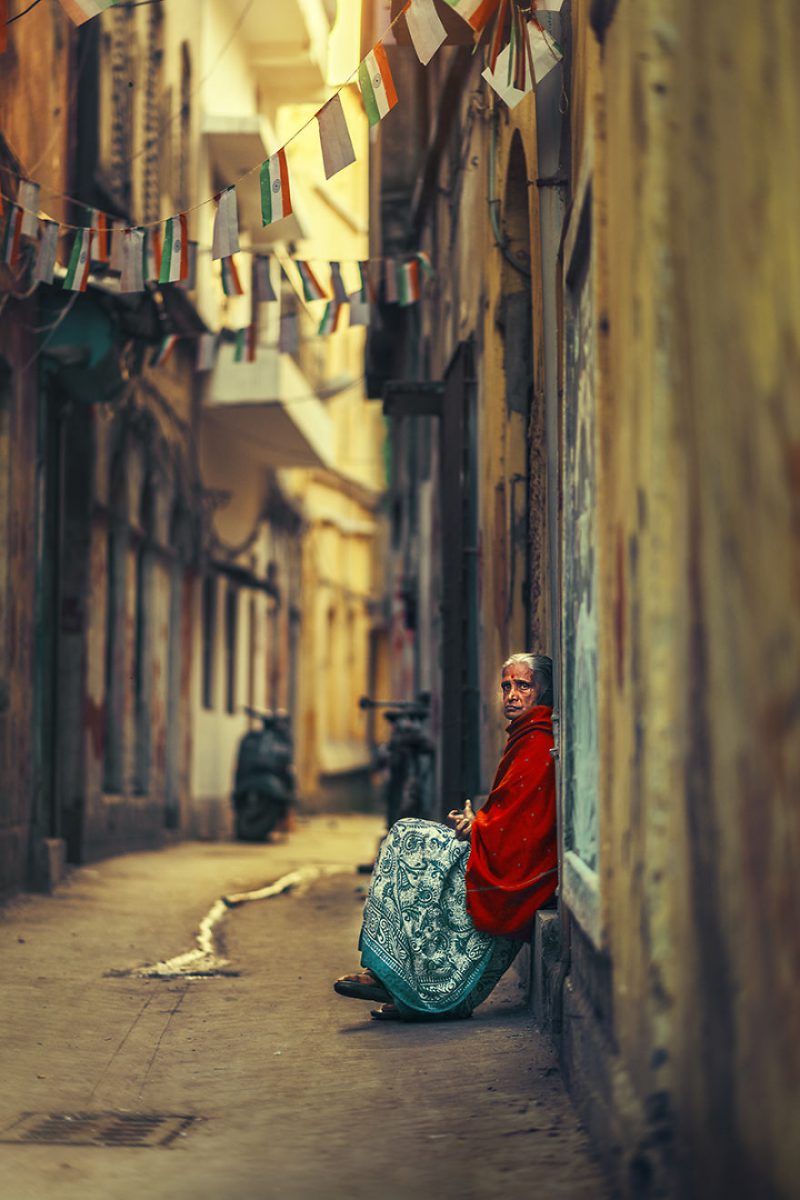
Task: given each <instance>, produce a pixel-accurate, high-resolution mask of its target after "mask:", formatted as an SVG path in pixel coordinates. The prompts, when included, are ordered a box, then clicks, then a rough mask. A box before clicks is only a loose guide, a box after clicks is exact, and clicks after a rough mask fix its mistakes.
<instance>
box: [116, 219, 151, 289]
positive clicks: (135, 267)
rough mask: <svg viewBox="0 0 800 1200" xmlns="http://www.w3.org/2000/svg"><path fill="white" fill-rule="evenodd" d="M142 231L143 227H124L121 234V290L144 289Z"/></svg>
mask: <svg viewBox="0 0 800 1200" xmlns="http://www.w3.org/2000/svg"><path fill="white" fill-rule="evenodd" d="M144 233H145V231H144V230H143V229H126V230H125V232H124V233H123V235H122V277H121V279H120V281H119V290H120V291H121V292H143V291H144Z"/></svg>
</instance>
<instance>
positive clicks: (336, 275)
mask: <svg viewBox="0 0 800 1200" xmlns="http://www.w3.org/2000/svg"><path fill="white" fill-rule="evenodd" d="M331 287H332V289H333V298H334V300H335V301H336V302H337V304H347V303H348V295H347V289H346V288H345V286H344V280H343V279H342V268H341V266H340V265H339V263H338V262H332V263H331Z"/></svg>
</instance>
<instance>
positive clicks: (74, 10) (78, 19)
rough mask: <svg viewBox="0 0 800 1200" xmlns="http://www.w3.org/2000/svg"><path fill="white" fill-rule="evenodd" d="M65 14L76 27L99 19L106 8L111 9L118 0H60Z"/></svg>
mask: <svg viewBox="0 0 800 1200" xmlns="http://www.w3.org/2000/svg"><path fill="white" fill-rule="evenodd" d="M60 3H61V7H62V8H63V10H64V12H65V13H66V14H67V16H68V17H69V18H70V20H71V21H74V22H75V24H76V25H82V24H83V23H84V21H91V19H92V17H99V16H100V13H101V12H103V11H104V10H105V9H106V8H111V7H112V6H113V5H114V4H115V3H116V0H60Z"/></svg>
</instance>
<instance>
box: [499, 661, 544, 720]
mask: <svg viewBox="0 0 800 1200" xmlns="http://www.w3.org/2000/svg"><path fill="white" fill-rule="evenodd" d="M514 666H520V667H527V668H528V670H529V671H530V673H531V675H532V676H533V679H534V682H535V684H536V691H537V696H536V699H537V700H538V702H539V703H540V704H548V705H549V706H550V707H551V708H552V707H553V660H552V658H548V656H547V655H546V654H512V655H510V657H509V658H507V659H506V661H505V662H504V663H503V665H502V667H501V668H500V672H501V674H502V672H503V671H505V670H506V669H507V668H509V667H514Z"/></svg>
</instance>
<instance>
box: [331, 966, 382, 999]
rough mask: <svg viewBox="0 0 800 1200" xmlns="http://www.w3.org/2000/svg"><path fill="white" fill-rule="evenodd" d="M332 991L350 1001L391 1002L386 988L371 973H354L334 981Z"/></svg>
mask: <svg viewBox="0 0 800 1200" xmlns="http://www.w3.org/2000/svg"><path fill="white" fill-rule="evenodd" d="M333 990H334V991H335V992H338V994H339V995H340V996H348V997H349V998H350V999H351V1000H391V996H390V995H389V993H388V992H387V990H386V988H385V987H384V986H383V984H382V983H381V981H380V980H379V979H376V977H375V976H374V975H373V974H372V972H371V971H356V972H355V973H354V974H353V975H343V976H342V977H341V979H337V980H336V982H335V983H334V985H333Z"/></svg>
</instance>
